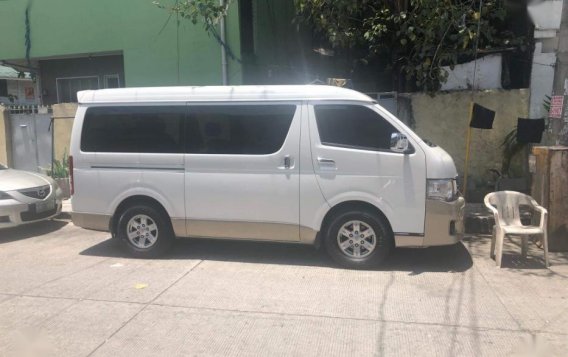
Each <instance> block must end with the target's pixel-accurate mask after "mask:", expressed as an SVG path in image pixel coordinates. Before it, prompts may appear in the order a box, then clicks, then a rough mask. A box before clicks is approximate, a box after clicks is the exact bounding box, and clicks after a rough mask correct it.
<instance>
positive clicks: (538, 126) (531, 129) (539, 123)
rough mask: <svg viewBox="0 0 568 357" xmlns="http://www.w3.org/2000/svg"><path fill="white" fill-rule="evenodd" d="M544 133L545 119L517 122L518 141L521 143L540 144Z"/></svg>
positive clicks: (521, 119) (520, 119)
mask: <svg viewBox="0 0 568 357" xmlns="http://www.w3.org/2000/svg"><path fill="white" fill-rule="evenodd" d="M543 131H544V119H523V118H519V119H518V120H517V141H518V142H520V143H540V141H541V140H542V132H543Z"/></svg>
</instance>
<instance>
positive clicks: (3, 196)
mask: <svg viewBox="0 0 568 357" xmlns="http://www.w3.org/2000/svg"><path fill="white" fill-rule="evenodd" d="M10 199H12V196H10V195H9V194H7V193H6V192H2V191H0V200H10Z"/></svg>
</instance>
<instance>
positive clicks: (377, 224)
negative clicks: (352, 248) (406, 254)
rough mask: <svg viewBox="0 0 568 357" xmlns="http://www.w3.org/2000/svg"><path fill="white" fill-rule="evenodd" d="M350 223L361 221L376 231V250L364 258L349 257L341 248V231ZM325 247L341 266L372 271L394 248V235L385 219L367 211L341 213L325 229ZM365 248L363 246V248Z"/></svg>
mask: <svg viewBox="0 0 568 357" xmlns="http://www.w3.org/2000/svg"><path fill="white" fill-rule="evenodd" d="M350 221H360V222H363V223H364V224H365V225H367V226H369V227H371V228H372V229H373V230H374V231H375V248H374V250H372V251H371V252H370V253H369V254H368V255H366V256H363V257H354V256H349V255H347V253H344V252H343V251H342V250H341V248H340V247H339V242H338V234H339V230H340V229H341V228H342V227H343V226H344V225H345V224H347V223H348V222H350ZM323 243H324V246H325V249H326V251H327V253H328V254H329V256H330V257H331V258H332V259H333V260H334V261H335V262H337V263H338V264H339V265H341V266H343V267H346V268H350V269H371V268H376V267H378V266H380V265H381V264H382V263H383V262H384V261H385V260H386V258H387V257H388V255H389V254H390V252H391V250H392V248H393V245H394V244H393V234H392V231H391V229H390V226H389V225H388V223H387V222H386V221H385V219H384V218H382V217H380V216H378V215H377V214H373V213H370V212H366V211H349V212H341V213H338V214H337V215H335V216H334V217H333V218H332V219H331V220H330V222H329V224H328V225H327V227H325V228H324V242H323ZM361 247H363V246H361Z"/></svg>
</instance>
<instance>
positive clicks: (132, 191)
mask: <svg viewBox="0 0 568 357" xmlns="http://www.w3.org/2000/svg"><path fill="white" fill-rule="evenodd" d="M133 196H147V197H150V198H152V199H154V200H156V201H158V203H160V204H161V205H162V207H164V209H165V210H166V212H167V213H168V215H169V216H170V217H174V214H173V212H174V209H173V206H172V204H171V203H170V202H169V201H168V200H167V199H166V197H165V196H163V195H161V194H160V193H158V192H156V191H155V190H152V189H149V188H147V187H140V186H137V187H136V188H129V189H127V190H126V191H123V192H122V193H121V194H120V195H118V196H117V197H116V198H115V199H114V200H113V201H112V202H111V204H110V211H111V215H114V213H115V212H116V209H117V208H118V206H119V205H120V204H121V203H122V202H123V201H124V200H126V199H128V198H130V197H133Z"/></svg>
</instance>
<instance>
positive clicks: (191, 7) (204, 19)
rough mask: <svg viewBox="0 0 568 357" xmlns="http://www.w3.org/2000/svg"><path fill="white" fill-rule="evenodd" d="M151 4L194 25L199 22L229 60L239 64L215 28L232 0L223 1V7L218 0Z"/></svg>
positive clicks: (184, 0) (180, 0) (225, 14)
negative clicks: (168, 4)
mask: <svg viewBox="0 0 568 357" xmlns="http://www.w3.org/2000/svg"><path fill="white" fill-rule="evenodd" d="M152 3H153V4H154V5H156V6H157V7H158V8H160V9H163V10H167V11H169V12H170V13H171V14H176V15H178V16H180V17H181V18H183V19H186V20H189V21H191V23H192V24H194V25H197V24H198V23H199V22H201V23H202V24H203V28H204V30H205V32H207V34H209V35H210V36H213V38H214V39H215V40H216V41H217V42H218V43H219V45H221V46H222V47H224V48H225V50H226V52H227V55H228V56H229V57H230V58H231V59H233V60H235V61H237V62H241V60H240V59H239V58H238V57H237V55H235V53H234V52H233V50H232V49H231V47H230V46H229V45H228V44H227V43H225V42H223V41H222V39H221V36H220V34H219V32H218V31H217V27H216V26H217V24H218V23H219V21H220V20H221V19H222V18H223V17H225V16H227V11H228V10H229V7H230V6H231V3H232V0H225V3H224V4H223V5H221V4H220V3H219V1H218V0H178V1H176V2H175V3H174V5H172V6H166V5H164V4H162V3H161V2H160V1H157V0H156V1H153V2H152Z"/></svg>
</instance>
